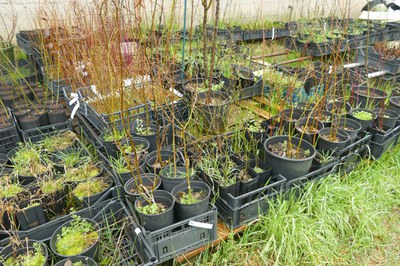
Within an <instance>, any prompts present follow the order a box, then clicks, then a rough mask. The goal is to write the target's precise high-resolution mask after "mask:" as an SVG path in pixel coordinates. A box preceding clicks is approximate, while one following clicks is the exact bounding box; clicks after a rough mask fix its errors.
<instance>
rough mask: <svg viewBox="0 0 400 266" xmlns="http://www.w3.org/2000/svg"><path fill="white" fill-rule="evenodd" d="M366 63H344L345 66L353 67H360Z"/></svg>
mask: <svg viewBox="0 0 400 266" xmlns="http://www.w3.org/2000/svg"><path fill="white" fill-rule="evenodd" d="M362 65H364V64H363V63H352V64H346V65H343V67H344V68H353V67H358V66H362Z"/></svg>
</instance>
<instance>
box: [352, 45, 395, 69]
mask: <svg viewBox="0 0 400 266" xmlns="http://www.w3.org/2000/svg"><path fill="white" fill-rule="evenodd" d="M355 61H356V62H358V63H360V64H365V65H367V66H368V67H370V68H373V69H375V70H379V71H384V72H386V73H390V74H393V75H395V74H399V73H400V59H399V58H397V59H392V60H385V59H383V58H382V55H381V54H379V53H378V52H377V51H375V49H374V47H372V46H367V47H361V48H358V50H357V53H356V57H355Z"/></svg>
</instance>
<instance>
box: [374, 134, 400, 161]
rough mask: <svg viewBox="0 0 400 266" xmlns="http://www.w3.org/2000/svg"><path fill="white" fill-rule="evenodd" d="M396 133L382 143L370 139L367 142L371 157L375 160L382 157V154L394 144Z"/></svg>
mask: <svg viewBox="0 0 400 266" xmlns="http://www.w3.org/2000/svg"><path fill="white" fill-rule="evenodd" d="M397 138H398V134H396V135H393V136H391V137H390V138H389V139H387V140H386V141H385V142H383V143H377V142H374V141H371V142H370V143H369V147H370V151H371V157H372V158H373V159H375V160H377V159H379V158H381V157H382V155H383V154H385V153H386V152H388V151H389V150H390V149H391V148H393V147H395V146H396V143H397Z"/></svg>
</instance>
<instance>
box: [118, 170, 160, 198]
mask: <svg viewBox="0 0 400 266" xmlns="http://www.w3.org/2000/svg"><path fill="white" fill-rule="evenodd" d="M140 177H141V179H142V185H143V186H145V187H146V188H147V189H150V187H151V188H153V190H154V191H155V190H157V189H158V188H159V187H160V186H161V179H160V177H159V176H158V175H155V174H152V173H143V174H140ZM139 182H140V181H139V178H138V177H137V176H134V177H133V178H131V179H129V180H128V181H127V182H126V183H125V185H124V191H125V194H126V196H127V197H128V199H129V200H130V201H131V202H132V203H134V202H135V200H136V199H137V197H138V196H140V193H139V192H137V185H138V184H139Z"/></svg>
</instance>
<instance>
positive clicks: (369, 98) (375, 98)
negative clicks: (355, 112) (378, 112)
mask: <svg viewBox="0 0 400 266" xmlns="http://www.w3.org/2000/svg"><path fill="white" fill-rule="evenodd" d="M387 97H388V95H387V93H386V92H384V91H381V90H378V89H374V88H368V86H358V87H355V88H354V89H353V98H354V99H353V100H354V105H355V106H357V107H359V108H368V107H369V108H370V107H372V108H375V107H381V108H382V107H384V105H385V100H386V98H387Z"/></svg>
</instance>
